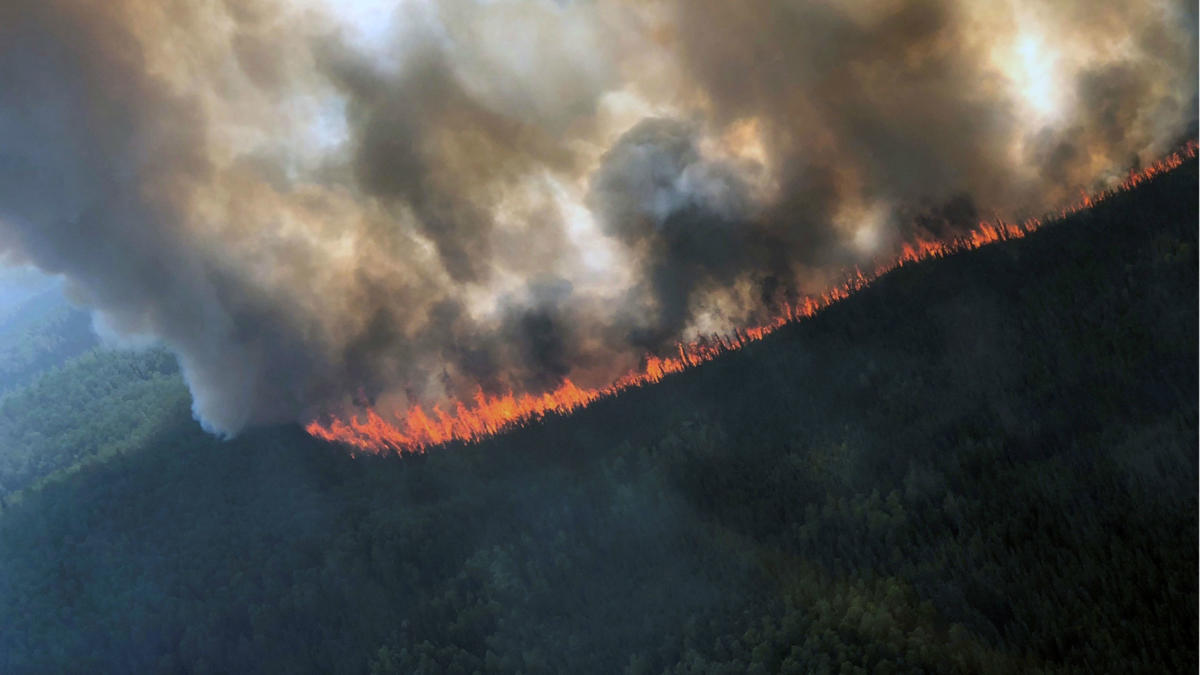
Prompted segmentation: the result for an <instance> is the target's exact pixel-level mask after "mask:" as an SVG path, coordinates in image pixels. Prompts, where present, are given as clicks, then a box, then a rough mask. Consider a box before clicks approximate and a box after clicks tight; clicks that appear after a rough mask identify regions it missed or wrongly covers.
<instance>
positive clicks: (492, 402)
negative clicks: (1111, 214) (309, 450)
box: [305, 141, 1197, 452]
mask: <svg viewBox="0 0 1200 675" xmlns="http://www.w3.org/2000/svg"><path fill="white" fill-rule="evenodd" d="M1196 153H1197V144H1196V143H1195V142H1194V141H1193V142H1189V143H1188V144H1187V145H1186V146H1185V147H1184V148H1183V149H1182V150H1180V151H1178V152H1176V153H1173V154H1172V155H1170V156H1168V157H1166V158H1165V159H1162V160H1160V161H1158V162H1156V163H1155V164H1153V165H1152V166H1149V167H1147V168H1145V169H1142V170H1141V171H1136V172H1131V173H1130V174H1129V175H1128V176H1127V177H1126V178H1125V179H1124V180H1123V181H1122V182H1121V183H1120V184H1119V185H1117V186H1116V187H1114V188H1111V189H1109V190H1105V191H1103V192H1100V193H1098V194H1095V195H1090V196H1089V195H1086V194H1085V195H1083V196H1082V197H1081V199H1080V200H1079V201H1077V202H1075V203H1074V204H1071V205H1069V206H1067V207H1066V208H1064V209H1062V210H1061V211H1060V212H1059V215H1060V216H1067V215H1070V214H1072V213H1076V212H1078V211H1081V210H1083V209H1086V208H1089V207H1091V206H1093V205H1095V204H1096V203H1098V202H1100V201H1103V200H1104V199H1107V198H1109V197H1111V196H1113V195H1114V194H1117V193H1118V192H1122V191H1126V190H1129V189H1132V188H1133V187H1135V186H1137V185H1140V184H1142V183H1144V182H1146V181H1147V180H1150V179H1151V178H1153V177H1155V176H1157V175H1160V174H1163V173H1166V172H1167V171H1170V170H1171V169H1174V168H1176V167H1178V166H1180V165H1182V164H1183V163H1184V161H1186V160H1187V159H1189V158H1193V157H1195V156H1196ZM1041 226H1042V220H1041V219H1037V218H1032V219H1029V220H1026V221H1025V222H1023V223H1019V224H1015V223H1002V222H996V223H989V222H984V223H980V224H979V225H978V226H976V227H975V228H974V229H972V230H970V231H969V232H966V233H965V234H963V235H961V236H958V237H955V238H953V239H949V240H945V241H916V242H912V243H907V244H905V245H904V246H903V247H902V249H901V252H900V254H899V255H898V256H897V257H896V258H895V259H894V260H892V261H891V262H889V263H887V264H884V265H881V266H880V267H878V268H877V269H875V270H874V271H872V272H870V273H864V272H862V271H861V270H857V269H856V270H854V271H853V272H852V273H850V274H848V275H847V277H846V280H845V281H844V282H843V283H842V284H841V285H839V286H836V287H834V288H832V289H830V290H829V291H827V292H826V293H825V294H823V295H821V296H814V297H808V298H804V299H803V300H801V301H800V302H799V303H796V304H794V305H792V304H790V305H786V306H784V307H782V308H781V310H780V312H779V314H778V315H777V316H776V317H775V318H774V319H773V320H771V321H769V322H767V323H765V324H763V325H760V326H751V327H748V328H744V329H740V330H736V331H734V332H733V334H732V335H716V336H712V337H711V338H708V339H705V340H702V341H698V342H692V343H687V344H679V345H677V346H676V351H675V353H674V354H672V355H669V356H660V355H647V356H646V357H645V359H644V364H643V366H642V368H641V369H640V370H637V371H634V372H630V373H627V374H625V375H623V376H622V377H620V378H618V379H617V380H616V381H615V382H613V383H612V384H611V385H609V386H607V387H603V388H599V389H585V388H581V387H578V386H576V385H575V384H574V383H572V382H571V381H570V380H569V379H568V380H564V381H563V383H562V384H561V385H559V386H558V387H557V388H556V389H554V390H552V391H547V392H544V393H542V394H539V395H532V394H521V395H516V394H513V393H509V394H506V395H504V396H487V395H485V394H484V393H483V392H482V391H479V392H477V393H476V394H475V397H474V398H473V399H472V400H470V401H467V402H463V401H450V402H448V403H447V404H446V405H445V406H444V407H443V406H441V405H435V406H434V407H433V408H432V410H431V412H426V411H425V409H424V408H422V407H421V406H419V405H418V406H413V407H412V408H410V409H409V410H408V411H407V412H401V413H396V414H395V415H391V416H389V417H388V418H385V417H384V416H383V415H381V414H380V413H379V412H378V411H376V410H373V409H367V410H366V411H365V413H364V414H363V415H362V416H361V419H360V417H359V416H356V417H351V418H350V419H349V420H342V419H339V418H336V417H332V418H329V419H328V421H326V422H321V421H319V420H314V421H312V422H310V423H309V424H308V426H307V427H305V429H306V430H307V431H308V433H310V434H312V435H313V436H315V437H317V438H321V439H324V440H327V441H333V442H338V443H345V444H347V445H350V446H353V447H355V448H357V449H359V450H362V451H367V452H386V451H394V452H421V451H423V450H425V449H426V448H429V447H431V446H435V445H440V444H442V443H446V442H449V441H456V440H457V441H477V440H479V439H481V438H485V437H488V436H492V435H495V434H498V433H501V432H503V431H506V430H509V429H513V428H516V427H519V426H522V425H524V424H528V423H530V422H533V421H536V420H540V419H542V418H543V417H545V416H546V415H549V414H565V413H569V412H572V411H574V410H577V409H579V408H582V407H584V406H586V405H588V404H589V403H591V402H593V401H595V400H597V399H599V398H603V397H606V396H613V395H615V394H617V393H619V392H621V391H624V390H626V389H631V388H634V387H640V386H642V385H644V384H648V383H651V382H658V381H659V380H661V379H663V378H664V377H666V376H667V375H670V374H672V373H678V372H680V371H683V370H686V369H687V368H691V367H693V366H696V365H699V364H701V363H704V362H706V361H711V360H712V359H714V358H716V357H717V356H720V355H721V354H723V353H725V352H729V351H732V350H735V349H739V348H741V347H743V346H744V345H746V344H748V343H750V342H755V341H758V340H761V339H763V338H764V337H766V336H767V335H770V334H771V333H773V332H774V331H776V330H777V329H779V328H780V327H782V326H785V325H787V324H789V323H793V322H796V321H799V320H800V319H804V318H806V317H810V316H812V315H813V314H815V313H817V312H818V311H820V310H821V309H823V308H824V307H827V306H828V305H830V304H832V303H834V302H837V301H839V300H842V299H844V298H846V297H849V296H850V295H851V294H853V293H854V292H855V291H858V290H859V289H861V288H863V287H864V286H866V285H867V284H869V283H871V281H873V280H874V279H876V278H878V277H879V276H881V275H883V274H886V273H887V272H890V271H891V270H893V269H896V268H898V267H901V266H903V265H906V264H909V263H913V262H919V261H921V260H928V259H930V258H940V257H943V256H946V255H949V254H952V253H957V252H959V251H966V250H971V249H976V248H979V247H981V246H985V245H987V244H990V243H993V242H997V241H1003V240H1006V239H1017V238H1021V237H1024V236H1025V235H1026V234H1028V233H1030V232H1033V231H1034V230H1036V229H1038V228H1039V227H1041Z"/></svg>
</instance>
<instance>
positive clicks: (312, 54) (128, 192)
mask: <svg viewBox="0 0 1200 675" xmlns="http://www.w3.org/2000/svg"><path fill="white" fill-rule="evenodd" d="M1196 24H1197V19H1196V7H1195V4H1194V3H1192V2H1184V1H1180V0H1161V1H1159V2H1153V1H1147V2H1136V3H1134V2H1113V1H1103V0H1102V1H1097V0H1067V1H1063V2H1053V3H1049V2H1041V1H1035V0H1010V1H1008V2H1004V1H999V2H993V1H988V2H983V1H979V2H965V1H963V2H954V1H951V0H852V1H844V2H838V1H835V0H828V1H813V0H808V1H799V0H797V1H790V2H789V1H786V0H778V1H775V2H771V1H768V0H745V1H742V2H727V1H726V0H647V1H646V2H627V1H620V0H594V1H592V2H583V1H580V2H568V1H565V0H561V1H558V2H552V1H550V0H520V1H517V0H512V1H504V0H494V1H491V2H484V1H482V0H476V1H473V0H445V1H441V2H437V1H433V0H429V1H425V2H419V1H412V2H396V3H387V2H380V1H378V0H370V1H368V2H364V1H361V0H360V1H359V2H350V3H346V2H335V1H334V0H328V2H322V1H321V0H308V1H307V2H277V1H275V0H223V1H222V0H166V1H164V0H106V1H105V2H91V1H89V0H7V1H6V2H3V3H0V248H2V249H3V251H4V252H5V255H6V256H7V259H8V260H9V261H12V262H16V263H30V264H33V265H36V266H37V267H39V268H41V269H42V270H44V271H45V272H47V273H51V274H57V275H62V276H63V277H65V278H66V279H67V281H68V282H69V284H70V285H71V287H72V293H73V294H74V296H75V297H76V298H78V299H80V301H81V302H83V303H85V304H86V305H87V306H89V307H90V308H92V310H93V311H94V313H95V316H96V320H97V323H98V325H99V326H101V327H103V329H104V332H106V333H111V334H112V335H116V336H125V338H126V339H131V340H146V339H149V340H158V341H161V342H163V343H165V344H166V345H168V346H169V347H170V348H171V349H173V350H174V351H175V353H176V354H178V356H179V359H180V362H181V364H182V366H183V369H184V373H185V375H186V377H187V380H188V383H189V386H190V387H191V390H192V393H193V397H194V400H195V412H196V415H197V417H198V418H199V419H200V420H201V422H202V423H204V424H205V426H206V428H208V429H210V430H212V431H215V432H218V433H224V434H233V433H236V432H238V431H239V430H241V429H243V428H245V427H246V426H247V425H251V424H258V423H272V422H280V421H294V420H299V421H305V420H307V419H309V418H311V417H312V416H314V415H318V414H321V413H325V412H333V411H340V410H343V409H345V408H346V407H347V406H354V405H361V404H363V403H367V402H374V403H378V402H388V403H395V404H397V405H404V404H406V403H409V402H415V401H426V402H428V401H436V400H438V399H440V398H442V397H444V396H447V395H461V394H464V393H467V394H469V393H470V392H472V391H473V390H474V387H475V386H477V385H478V386H482V387H483V388H484V389H485V390H487V391H503V390H507V389H510V388H511V389H515V390H517V391H540V390H542V389H544V388H547V387H550V386H553V385H555V384H557V383H558V382H559V381H560V380H561V378H563V377H564V376H570V377H571V378H572V379H574V380H575V381H577V382H580V383H582V384H600V383H604V382H607V381H608V380H611V378H613V377H614V376H616V375H618V374H620V373H623V372H624V371H626V370H628V369H629V368H630V367H632V366H634V365H636V363H637V361H638V359H639V358H640V357H641V355H642V354H644V353H645V352H647V351H653V350H656V349H661V348H663V347H664V346H668V345H670V344H672V343H673V342H674V341H676V340H679V339H681V338H687V337H689V336H692V335H695V334H697V333H707V332H711V331H713V330H719V329H722V328H727V327H729V326H732V325H737V324H740V323H743V322H746V321H752V320H753V319H754V318H755V317H761V316H762V315H764V314H766V313H769V312H770V310H771V308H772V307H773V306H775V305H776V304H777V303H778V302H779V301H780V300H783V299H786V298H788V297H792V296H795V295H797V294H802V293H806V292H819V291H821V290H823V288H824V284H826V283H828V281H829V280H830V279H831V278H833V277H835V276H837V275H838V274H840V270H842V269H844V268H845V267H846V266H849V265H855V264H859V265H868V264H870V262H871V261H872V260H875V259H878V258H887V257H888V256H889V255H890V254H892V253H893V252H894V251H895V250H896V248H897V247H898V246H899V245H900V244H901V243H902V242H903V241H904V240H907V239H912V238H914V237H931V236H945V235H946V234H948V233H951V232H953V231H954V230H955V229H956V228H962V227H964V226H970V225H974V224H975V222H977V221H978V220H979V219H982V218H991V217H995V216H1004V217H1009V218H1016V217H1022V216H1026V215H1032V214H1040V213H1041V212H1043V211H1045V210H1047V209H1049V208H1052V207H1054V206H1056V205H1060V204H1062V203H1064V202H1066V201H1070V200H1072V199H1074V198H1075V197H1077V196H1078V194H1079V191H1080V189H1092V188H1095V187H1097V186H1102V185H1103V184H1104V182H1105V181H1106V180H1112V179H1113V178H1114V177H1115V176H1117V175H1118V174H1122V173H1123V172H1125V171H1126V170H1128V169H1129V168H1131V167H1132V166H1136V165H1137V164H1138V163H1140V162H1146V161H1149V160H1153V159H1155V158H1156V157H1157V156H1158V155H1160V154H1163V153H1165V152H1166V151H1169V150H1171V149H1173V147H1174V146H1175V145H1176V144H1178V143H1179V142H1180V141H1181V140H1184V139H1186V138H1188V137H1191V136H1193V135H1194V134H1195V126H1196V119H1195V118H1196V115H1195V113H1196V82H1197V73H1196V61H1197V59H1196V55H1197V46H1196V30H1195V29H1196Z"/></svg>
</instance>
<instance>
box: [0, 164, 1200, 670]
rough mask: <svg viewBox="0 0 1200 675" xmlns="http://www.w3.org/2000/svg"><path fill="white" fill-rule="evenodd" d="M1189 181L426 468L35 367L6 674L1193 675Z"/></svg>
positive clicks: (137, 375)
mask: <svg viewBox="0 0 1200 675" xmlns="http://www.w3.org/2000/svg"><path fill="white" fill-rule="evenodd" d="M1196 186H1197V165H1196V161H1195V160H1190V161H1188V162H1187V163H1186V164H1185V165H1184V166H1183V167H1181V168H1180V169H1178V170H1176V171H1174V172H1172V173H1170V174H1168V175H1166V176H1164V177H1161V178H1159V179H1156V180H1154V181H1152V182H1150V183H1149V184H1146V185H1143V186H1141V187H1140V188H1138V189H1136V190H1135V191H1133V192H1130V193H1125V194H1120V195H1117V196H1115V197H1113V198H1112V199H1111V200H1109V201H1106V202H1104V203H1102V204H1101V205H1100V206H1098V207H1097V208H1096V209H1094V210H1092V211H1089V212H1084V213H1080V214H1077V215H1074V216H1072V217H1070V218H1068V219H1067V220H1065V221H1063V222H1061V223H1057V224H1053V225H1050V226H1047V227H1046V228H1044V229H1043V230H1041V231H1039V232H1037V233H1035V234H1033V235H1030V236H1029V237H1028V238H1026V239H1022V240H1016V241H1008V242H1003V243H1001V244H997V245H993V246H988V247H986V248H984V249H981V250H978V251H974V252H970V253H965V254H959V255H955V256H952V257H949V258H946V259H943V260H936V261H930V262H925V263H921V264H916V265H911V266H907V267H904V268H901V269H899V270H897V271H895V272H893V273H891V274H889V275H887V276H886V277H884V278H883V279H881V280H879V281H878V282H877V283H875V284H874V285H872V286H870V287H868V288H867V289H865V290H863V291H861V292H859V293H858V294H856V295H855V296H853V297H851V298H850V299H848V300H846V301H844V302H841V303H838V304H836V305H834V306H832V307H830V308H828V309H827V310H825V311H823V312H821V313H820V314H819V315H818V316H816V317H815V318H813V319H811V320H808V321H804V322H802V323H800V324H797V325H793V326H789V327H786V328H784V329H781V330H780V331H778V333H776V334H774V335H772V336H770V337H769V338H767V339H765V340H763V341H762V342H760V343H755V344H751V345H749V346H748V347H746V348H745V349H744V350H742V351H740V352H736V353H731V354H728V355H725V356H723V357H721V358H720V359H718V360H716V361H714V362H712V363H709V364H707V365H704V366H703V367H700V368H697V369H694V370H692V371H688V372H685V373H682V374H679V375H676V376H672V377H669V378H667V379H666V380H664V381H663V382H662V383H660V384H658V385H655V386H651V387H646V388H643V389H639V390H635V391H631V392H628V393H626V394H624V395H622V396H620V397H617V398H614V399H608V400H604V401H601V402H598V403H596V404H595V405H593V406H592V407H590V408H588V409H586V410H583V411H581V412H579V413H577V414H575V415H572V416H570V417H565V418H554V419H549V420H546V421H545V422H544V423H541V424H537V425H533V426H530V427H528V428H525V429H522V430H519V431H516V432H514V433H511V434H508V435H505V436H502V437H499V438H494V439H491V440H487V441H485V442H483V443H480V444H478V445H475V446H470V447H464V446H451V447H446V448H437V449H434V450H432V451H430V452H429V453H427V454H425V455H416V456H404V457H396V456H388V457H377V456H362V457H353V456H351V455H350V454H349V453H348V452H347V451H346V450H345V449H344V448H340V447H336V446H330V445H326V444H323V443H320V442H318V441H315V440H313V439H312V438H309V437H308V436H306V435H305V434H304V432H303V431H302V430H301V429H299V428H298V427H284V428H273V429H259V430H256V431H253V432H248V433H245V434H243V435H242V436H240V437H238V438H237V439H235V440H232V441H221V440H218V439H215V438H213V437H210V436H208V435H206V434H204V433H203V432H202V431H201V430H200V429H199V427H198V425H197V424H196V423H195V422H194V421H193V420H192V418H191V416H190V412H189V401H188V397H187V390H186V388H185V387H184V385H183V383H182V380H181V379H180V377H179V375H178V370H177V368H176V366H175V364H174V360H173V359H172V358H171V357H170V356H169V355H167V354H165V353H163V352H159V351H148V352H142V353H135V354H130V353H117V352H109V351H99V350H91V351H87V352H86V353H83V354H82V355H79V353H80V352H81V351H83V349H85V348H87V347H90V343H88V344H85V345H83V346H82V347H79V348H76V347H75V346H71V347H70V348H69V349H68V348H66V347H64V348H63V350H62V351H61V353H58V352H55V351H54V349H49V350H43V351H41V352H37V353H38V354H39V356H37V357H36V358H44V359H50V358H51V357H50V356H45V355H46V354H50V355H51V356H52V355H53V354H55V353H58V354H59V356H60V357H61V358H59V359H58V360H57V361H55V365H53V367H52V368H50V369H49V370H48V371H46V372H43V373H42V374H41V375H40V376H38V377H36V378H32V379H28V380H25V379H22V380H20V381H14V382H15V383H14V384H13V385H12V386H11V388H10V389H9V391H8V392H7V393H6V394H4V396H3V398H2V399H0V440H2V442H3V444H2V445H0V496H2V499H3V502H2V503H3V505H4V509H3V512H2V513H0V672H5V673H39V672H184V671H186V672H200V673H202V672H371V673H393V672H394V673H410V672H420V673H443V672H445V673H474V672H526V673H543V672H597V673H607V672H622V671H623V672H631V673H659V672H670V673H700V672H705V673H707V672H718V673H720V672H726V673H745V672H763V673H765V672H790V673H808V672H817V673H886V672H945V673H954V672H970V673H977V672H982V673H1028V672H1054V673H1058V672H1154V673H1161V672H1194V669H1195V667H1196V662H1197V645H1196V634H1197V446H1196V439H1197V396H1198V390H1197V372H1198V368H1200V363H1198V359H1197V343H1198V339H1200V334H1198V328H1197V311H1196V308H1197V295H1198V291H1197V275H1198V265H1197V204H1196V195H1197V191H1196ZM66 323H67V324H69V325H71V326H73V325H74V324H70V323H69V321H67V322H66ZM55 325H57V324H55ZM64 325H65V324H64ZM55 330H58V329H52V328H45V329H44V330H43V333H42V334H44V335H45V336H46V337H45V340H48V341H49V342H45V344H50V345H52V346H53V345H58V344H63V345H67V344H69V345H76V342H75V340H76V338H77V337H78V335H77V331H76V332H72V333H70V334H71V335H74V336H75V337H71V338H69V339H68V338H62V340H61V342H54V341H53V340H54V339H55V338H54V331H55ZM72 330H74V329H72ZM23 335H24V334H23ZM3 339H4V333H2V332H0V341H2V340H3ZM29 339H31V340H35V341H36V340H37V339H41V338H37V337H36V336H34V337H29ZM80 344H82V343H80ZM2 346H3V345H0V347H2ZM36 358H35V360H36ZM14 359H15V360H14V361H13V363H15V364H17V365H15V366H13V368H16V369H17V370H20V368H21V367H23V366H21V365H20V364H21V363H24V362H22V361H20V360H19V359H16V357H14ZM4 363H8V361H5V362H4ZM0 365H2V364H0ZM21 372H24V371H21ZM22 377H24V376H23V375H22Z"/></svg>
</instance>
